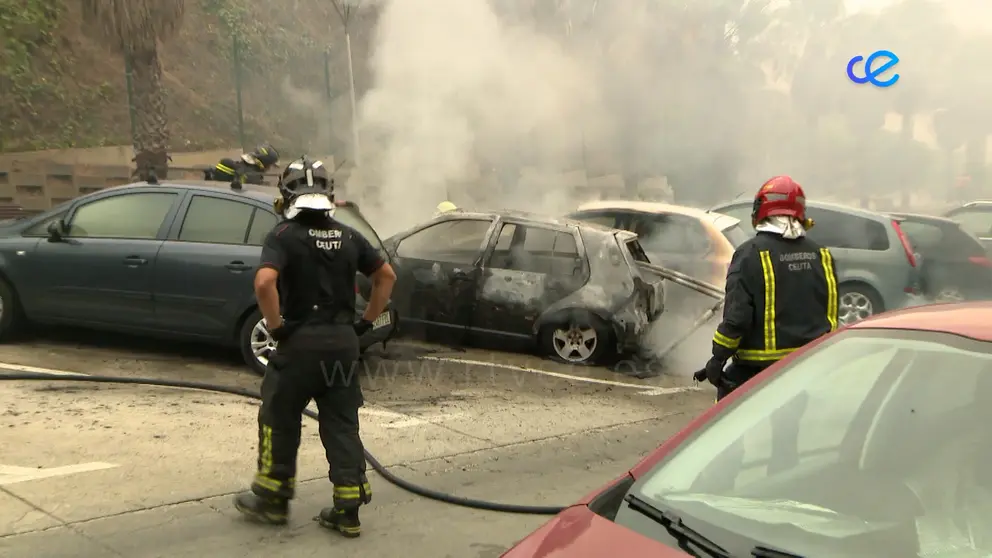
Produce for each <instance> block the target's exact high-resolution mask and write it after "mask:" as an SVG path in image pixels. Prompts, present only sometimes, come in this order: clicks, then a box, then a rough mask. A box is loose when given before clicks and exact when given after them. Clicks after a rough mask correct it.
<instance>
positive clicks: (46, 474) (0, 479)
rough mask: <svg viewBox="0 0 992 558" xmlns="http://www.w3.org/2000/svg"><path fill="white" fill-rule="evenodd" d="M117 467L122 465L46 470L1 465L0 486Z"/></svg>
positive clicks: (79, 466)
mask: <svg viewBox="0 0 992 558" xmlns="http://www.w3.org/2000/svg"><path fill="white" fill-rule="evenodd" d="M115 467H120V465H115V464H113V463H99V462H95V463H80V464H78V465H66V466H65V467H49V468H45V469H37V468H32V467H13V466H10V465H0V486H5V485H8V484H16V483H19V482H27V481H33V480H40V479H47V478H51V477H62V476H65V475H75V474H76V473H88V472H90V471H101V470H103V469H113V468H115Z"/></svg>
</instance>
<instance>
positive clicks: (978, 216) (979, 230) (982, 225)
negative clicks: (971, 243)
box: [944, 200, 992, 254]
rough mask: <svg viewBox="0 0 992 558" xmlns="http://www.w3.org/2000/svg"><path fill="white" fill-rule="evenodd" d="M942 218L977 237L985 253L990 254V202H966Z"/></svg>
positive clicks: (991, 213) (991, 207)
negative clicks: (958, 224) (956, 223)
mask: <svg viewBox="0 0 992 558" xmlns="http://www.w3.org/2000/svg"><path fill="white" fill-rule="evenodd" d="M944 216H945V217H947V218H948V219H954V220H955V221H957V222H958V223H961V227H962V228H963V229H964V230H965V231H966V232H968V233H971V234H973V235H975V236H976V237H978V240H979V241H980V242H981V243H982V245H983V246H984V247H985V250H986V252H988V253H990V254H992V200H977V201H972V202H968V203H966V204H964V205H962V206H961V207H956V208H954V209H952V210H950V211H948V212H947V213H945V214H944Z"/></svg>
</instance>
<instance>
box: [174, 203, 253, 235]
mask: <svg viewBox="0 0 992 558" xmlns="http://www.w3.org/2000/svg"><path fill="white" fill-rule="evenodd" d="M254 211H255V207H254V206H252V205H248V204H246V203H241V202H237V201H233V200H227V199H223V198H215V197H212V196H193V199H192V200H190V203H189V208H188V209H187V210H186V217H185V218H184V219H183V224H182V228H181V229H180V230H179V240H180V241H182V242H209V243H213V244H244V242H245V236H246V235H247V234H248V223H249V222H250V221H251V215H252V213H253V212H254Z"/></svg>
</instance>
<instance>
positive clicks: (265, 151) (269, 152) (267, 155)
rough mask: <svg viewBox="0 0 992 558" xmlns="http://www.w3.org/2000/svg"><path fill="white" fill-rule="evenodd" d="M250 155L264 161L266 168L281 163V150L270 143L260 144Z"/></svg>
mask: <svg viewBox="0 0 992 558" xmlns="http://www.w3.org/2000/svg"><path fill="white" fill-rule="evenodd" d="M249 155H251V156H252V157H254V158H256V159H258V162H259V163H262V167H264V168H266V169H268V168H270V167H275V166H278V163H279V152H278V151H276V148H275V147H272V144H269V143H263V144H261V145H259V146H258V147H256V148H255V149H254V151H252V152H251V153H249Z"/></svg>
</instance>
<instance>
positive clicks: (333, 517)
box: [316, 507, 362, 539]
mask: <svg viewBox="0 0 992 558" xmlns="http://www.w3.org/2000/svg"><path fill="white" fill-rule="evenodd" d="M316 519H317V522H318V523H320V526H321V527H325V528H327V529H330V530H332V531H337V532H338V533H341V535H343V536H345V537H348V538H349V539H354V538H357V537H359V536H361V534H362V523H361V522H360V521H359V520H358V508H352V509H347V510H345V509H340V508H335V507H330V508H324V509H322V510H320V515H318V516H317V518H316Z"/></svg>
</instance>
